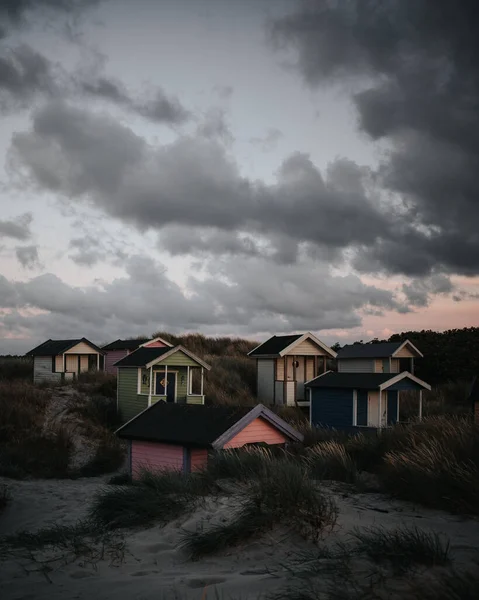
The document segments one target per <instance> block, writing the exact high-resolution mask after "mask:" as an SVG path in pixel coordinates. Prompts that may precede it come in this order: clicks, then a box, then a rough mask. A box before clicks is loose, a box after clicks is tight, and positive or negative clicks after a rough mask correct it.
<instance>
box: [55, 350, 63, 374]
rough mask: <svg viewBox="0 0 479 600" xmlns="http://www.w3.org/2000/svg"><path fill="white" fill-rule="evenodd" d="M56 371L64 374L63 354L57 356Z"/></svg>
mask: <svg viewBox="0 0 479 600" xmlns="http://www.w3.org/2000/svg"><path fill="white" fill-rule="evenodd" d="M55 371H56V372H57V373H62V372H63V354H59V355H58V356H55Z"/></svg>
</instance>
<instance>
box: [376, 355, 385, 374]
mask: <svg viewBox="0 0 479 600" xmlns="http://www.w3.org/2000/svg"><path fill="white" fill-rule="evenodd" d="M374 372H375V373H384V364H383V361H382V359H380V358H376V359H375V361H374Z"/></svg>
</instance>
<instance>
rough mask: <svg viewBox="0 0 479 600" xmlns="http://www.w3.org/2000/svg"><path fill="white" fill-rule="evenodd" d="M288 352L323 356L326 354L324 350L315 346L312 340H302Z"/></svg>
mask: <svg viewBox="0 0 479 600" xmlns="http://www.w3.org/2000/svg"><path fill="white" fill-rule="evenodd" d="M288 354H295V355H296V356H298V355H302V356H324V355H326V352H325V351H324V350H323V349H322V348H320V347H319V346H317V345H316V344H315V343H314V342H313V341H311V340H304V341H303V342H301V343H300V344H297V345H296V346H294V348H293V349H292V350H291V351H290V352H288Z"/></svg>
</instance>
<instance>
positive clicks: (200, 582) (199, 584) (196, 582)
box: [185, 576, 226, 590]
mask: <svg viewBox="0 0 479 600" xmlns="http://www.w3.org/2000/svg"><path fill="white" fill-rule="evenodd" d="M225 581H226V579H225V578H224V577H214V576H213V577H205V578H204V579H203V578H199V577H198V578H193V579H188V580H187V581H185V584H186V585H187V586H188V587H190V588H193V589H194V590H195V589H197V588H204V587H205V586H207V585H215V584H216V583H224V582H225Z"/></svg>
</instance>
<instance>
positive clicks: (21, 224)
mask: <svg viewBox="0 0 479 600" xmlns="http://www.w3.org/2000/svg"><path fill="white" fill-rule="evenodd" d="M32 220H33V217H32V215H31V214H30V213H25V214H23V215H21V216H19V217H17V218H15V219H12V220H6V221H0V239H1V238H3V237H8V238H14V239H16V240H27V239H28V238H29V237H30V236H31V232H30V225H31V222H32Z"/></svg>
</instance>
